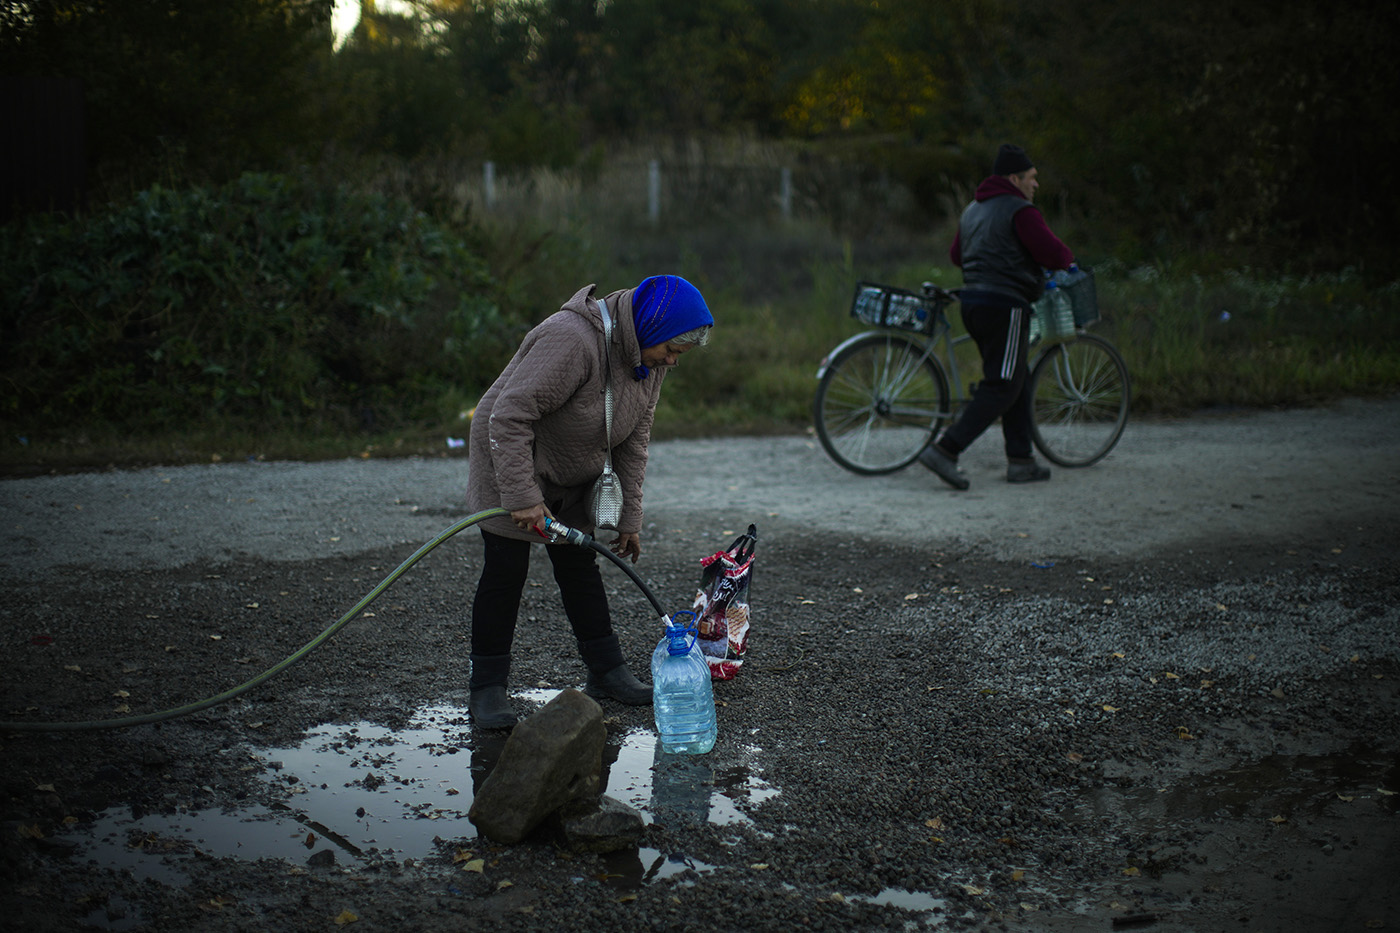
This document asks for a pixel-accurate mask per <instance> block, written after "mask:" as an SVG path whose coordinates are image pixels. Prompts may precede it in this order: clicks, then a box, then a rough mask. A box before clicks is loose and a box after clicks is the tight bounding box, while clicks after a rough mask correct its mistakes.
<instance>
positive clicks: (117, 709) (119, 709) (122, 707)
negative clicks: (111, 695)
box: [112, 703, 131, 713]
mask: <svg viewBox="0 0 1400 933" xmlns="http://www.w3.org/2000/svg"><path fill="white" fill-rule="evenodd" d="M112 712H114V713H129V712H131V707H130V706H127V705H126V704H125V703H118V704H117V705H116V706H114V707H112Z"/></svg>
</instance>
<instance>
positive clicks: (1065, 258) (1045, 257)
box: [1016, 207, 1074, 269]
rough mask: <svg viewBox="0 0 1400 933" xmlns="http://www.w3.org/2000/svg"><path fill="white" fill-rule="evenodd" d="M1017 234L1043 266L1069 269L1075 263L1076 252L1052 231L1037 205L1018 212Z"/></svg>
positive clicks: (1033, 257) (1032, 255)
mask: <svg viewBox="0 0 1400 933" xmlns="http://www.w3.org/2000/svg"><path fill="white" fill-rule="evenodd" d="M1016 236H1017V237H1018V238H1019V239H1020V240H1021V243H1022V244H1024V245H1025V247H1026V249H1027V250H1029V251H1030V254H1031V258H1032V259H1034V260H1035V261H1036V262H1038V263H1040V265H1041V266H1042V267H1043V268H1046V269H1068V268H1069V267H1070V266H1071V265H1072V264H1073V263H1074V253H1072V252H1070V250H1069V247H1068V246H1066V245H1065V244H1064V243H1062V242H1061V241H1060V238H1059V237H1057V236H1055V234H1053V233H1051V232H1050V227H1049V225H1047V224H1046V223H1045V217H1044V216H1042V215H1041V213H1040V211H1039V209H1037V208H1035V207H1027V208H1024V209H1022V210H1019V211H1017V212H1016Z"/></svg>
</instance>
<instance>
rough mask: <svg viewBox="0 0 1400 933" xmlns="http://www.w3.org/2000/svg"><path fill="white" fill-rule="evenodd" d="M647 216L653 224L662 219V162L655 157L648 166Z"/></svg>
mask: <svg viewBox="0 0 1400 933" xmlns="http://www.w3.org/2000/svg"><path fill="white" fill-rule="evenodd" d="M647 217H648V218H650V219H651V222H652V223H653V224H655V223H656V222H658V221H659V220H660V219H661V163H660V162H658V161H656V160H655V159H652V160H651V163H650V164H649V165H648V166H647Z"/></svg>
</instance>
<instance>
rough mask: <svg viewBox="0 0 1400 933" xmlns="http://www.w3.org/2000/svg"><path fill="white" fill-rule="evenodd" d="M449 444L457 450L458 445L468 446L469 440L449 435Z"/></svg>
mask: <svg viewBox="0 0 1400 933" xmlns="http://www.w3.org/2000/svg"><path fill="white" fill-rule="evenodd" d="M447 446H448V447H449V448H450V449H452V450H456V449H457V448H458V447H465V446H467V442H466V441H465V440H463V439H462V438H460V437H449V438H448V439H447Z"/></svg>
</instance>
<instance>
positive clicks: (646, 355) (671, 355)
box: [642, 343, 695, 369]
mask: <svg viewBox="0 0 1400 933" xmlns="http://www.w3.org/2000/svg"><path fill="white" fill-rule="evenodd" d="M694 349H695V345H694V344H690V345H688V346H684V347H678V346H676V345H675V344H673V343H659V344H657V345H656V346H654V347H646V348H644V349H643V350H642V365H643V366H645V367H647V368H648V369H654V368H655V367H657V366H675V365H676V362H677V360H678V359H679V358H680V355H681V354H682V353H689V352H690V351H691V350H694Z"/></svg>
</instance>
